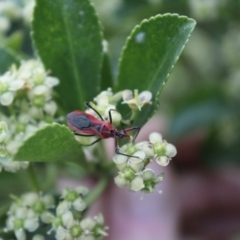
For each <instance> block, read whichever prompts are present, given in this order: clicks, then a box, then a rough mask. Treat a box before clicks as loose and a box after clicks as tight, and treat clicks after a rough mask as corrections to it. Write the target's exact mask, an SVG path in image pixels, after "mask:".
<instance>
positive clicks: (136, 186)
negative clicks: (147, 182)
mask: <svg viewBox="0 0 240 240" xmlns="http://www.w3.org/2000/svg"><path fill="white" fill-rule="evenodd" d="M142 188H144V183H143V179H142V178H141V177H140V176H137V177H135V178H134V179H133V180H132V181H131V183H130V189H131V190H133V191H135V192H137V191H140V190H141V189H142Z"/></svg>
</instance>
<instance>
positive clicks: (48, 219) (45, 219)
mask: <svg viewBox="0 0 240 240" xmlns="http://www.w3.org/2000/svg"><path fill="white" fill-rule="evenodd" d="M53 217H54V216H53V214H52V213H50V212H43V213H42V214H41V216H40V218H41V221H42V222H44V223H51V222H52V219H53Z"/></svg>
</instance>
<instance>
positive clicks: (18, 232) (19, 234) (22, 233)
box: [14, 229, 26, 240]
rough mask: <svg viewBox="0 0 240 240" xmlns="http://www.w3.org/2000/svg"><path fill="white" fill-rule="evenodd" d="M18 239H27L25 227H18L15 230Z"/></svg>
mask: <svg viewBox="0 0 240 240" xmlns="http://www.w3.org/2000/svg"><path fill="white" fill-rule="evenodd" d="M14 233H15V236H16V238H17V240H26V233H25V231H24V230H23V229H18V230H15V231H14Z"/></svg>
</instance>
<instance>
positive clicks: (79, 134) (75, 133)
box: [73, 132, 102, 146]
mask: <svg viewBox="0 0 240 240" xmlns="http://www.w3.org/2000/svg"><path fill="white" fill-rule="evenodd" d="M73 133H74V135H77V136H82V137H93V136H96V135H94V134H91V135H84V134H81V133H77V132H73ZM101 139H102V138H98V139H97V140H95V141H93V142H92V143H90V144H82V143H81V145H82V146H91V145H93V144H94V143H97V142H99V141H100V140H101Z"/></svg>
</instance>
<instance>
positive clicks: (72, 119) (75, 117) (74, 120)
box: [67, 113, 92, 130]
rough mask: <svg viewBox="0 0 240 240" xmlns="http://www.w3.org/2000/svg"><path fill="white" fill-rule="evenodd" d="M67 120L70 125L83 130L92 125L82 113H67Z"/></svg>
mask: <svg viewBox="0 0 240 240" xmlns="http://www.w3.org/2000/svg"><path fill="white" fill-rule="evenodd" d="M67 120H68V123H69V124H70V125H72V126H73V127H74V128H77V129H78V130H84V129H86V128H89V127H91V126H92V123H91V121H90V120H89V119H88V117H87V116H85V115H83V114H75V113H69V114H68V115H67Z"/></svg>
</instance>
